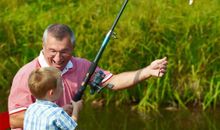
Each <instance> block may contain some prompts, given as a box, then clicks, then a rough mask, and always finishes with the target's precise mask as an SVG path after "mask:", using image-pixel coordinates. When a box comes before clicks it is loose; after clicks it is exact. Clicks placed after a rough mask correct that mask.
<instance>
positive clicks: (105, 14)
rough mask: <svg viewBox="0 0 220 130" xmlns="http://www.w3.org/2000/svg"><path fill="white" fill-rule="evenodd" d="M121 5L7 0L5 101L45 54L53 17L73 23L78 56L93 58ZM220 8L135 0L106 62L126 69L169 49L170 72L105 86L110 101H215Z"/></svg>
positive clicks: (149, 104) (147, 105)
mask: <svg viewBox="0 0 220 130" xmlns="http://www.w3.org/2000/svg"><path fill="white" fill-rule="evenodd" d="M121 4H122V1H117V0H112V1H106V0H104V1H98V0H95V1H89V0H82V1H79V0H72V1H71V0H67V1H62V0H56V1H52V0H48V1H43V0H14V1H7V0H1V2H0V17H1V19H0V49H1V52H0V62H1V64H0V73H1V75H0V80H1V82H0V92H1V97H0V98H1V99H4V100H3V101H2V102H0V103H1V104H4V103H5V102H6V99H7V96H8V94H9V90H10V85H11V82H12V79H13V76H14V75H15V73H16V72H17V71H18V69H19V68H20V67H21V66H23V65H24V64H25V63H27V62H29V61H31V60H32V59H33V58H34V57H36V56H38V54H39V51H40V50H41V38H42V34H43V31H44V29H45V28H46V27H47V26H48V25H49V24H52V23H64V24H68V25H69V26H70V27H71V28H72V29H73V30H74V32H75V35H76V40H77V46H76V49H75V50H74V52H73V53H74V55H75V56H79V57H85V58H87V59H89V60H93V58H94V57H95V55H96V53H97V51H98V49H99V46H100V44H101V42H102V40H103V38H104V36H105V33H107V31H108V29H110V26H111V25H112V23H113V20H114V19H115V17H116V15H117V13H118V11H119V9H120V7H121ZM219 10H220V2H219V1H218V0H211V1H206V0H199V1H195V2H194V3H193V4H192V5H191V6H190V5H189V4H188V3H187V2H186V1H185V0H172V1H162V0H154V1H151V0H149V1H129V3H128V5H127V7H126V9H125V11H124V13H123V14H122V17H121V19H120V20H119V23H118V25H117V26H116V28H115V31H116V32H117V39H111V40H110V43H109V45H108V46H107V48H106V50H105V52H104V55H103V56H102V58H101V60H100V63H99V66H101V67H102V68H104V69H107V70H110V71H111V72H113V73H119V72H122V71H129V70H135V69H138V68H141V67H144V66H146V65H148V64H150V62H151V61H153V60H154V59H157V58H162V57H164V56H167V57H168V59H169V66H168V69H167V70H168V71H167V74H166V75H165V76H164V77H163V78H162V79H155V78H153V79H149V80H147V81H144V82H142V83H140V84H138V85H137V86H136V87H134V88H132V89H129V90H126V91H120V92H111V91H106V92H104V97H105V98H106V100H107V102H111V101H116V102H117V101H118V102H120V103H123V102H129V100H130V99H132V98H136V99H139V100H140V102H139V104H138V105H137V108H140V109H144V110H148V109H157V108H158V107H159V106H160V105H163V104H167V105H168V106H177V107H180V108H186V106H187V105H189V104H198V105H200V106H202V107H203V109H207V108H209V107H215V106H216V105H217V101H219V99H220V98H219V91H220V88H219V84H220V83H219V81H220V71H219V66H220V51H219V48H220V44H219V35H220V29H219V28H220V21H219V18H220V12H219ZM87 92H89V91H87ZM87 95H88V94H87ZM86 97H87V99H89V97H90V96H86ZM93 97H94V96H93ZM95 97H96V98H98V97H100V95H96V96H95ZM102 97H103V95H102Z"/></svg>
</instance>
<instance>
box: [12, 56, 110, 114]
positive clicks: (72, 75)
mask: <svg viewBox="0 0 220 130" xmlns="http://www.w3.org/2000/svg"><path fill="white" fill-rule="evenodd" d="M46 66H48V65H47V63H46V61H45V59H44V57H43V55H42V53H41V54H40V56H39V57H38V58H36V59H34V60H33V61H31V62H30V63H28V64H26V65H25V66H23V67H22V68H21V69H20V70H19V71H18V72H17V74H16V75H15V77H14V79H13V83H12V87H11V91H10V95H9V99H8V109H9V114H13V113H17V112H20V111H24V110H26V109H27V107H28V106H29V105H30V104H32V103H33V102H35V98H34V97H33V96H32V95H31V93H30V91H29V88H28V81H27V80H28V76H29V74H30V73H31V72H32V71H33V70H34V69H35V68H38V67H46ZM89 66H90V62H89V61H87V60H86V59H82V58H76V57H72V58H71V60H70V61H69V63H68V64H67V66H66V67H65V68H64V70H63V71H62V82H63V86H64V91H63V93H64V94H62V96H61V98H60V99H59V100H58V101H56V103H57V104H58V105H59V106H63V105H65V104H69V103H70V102H71V100H72V98H73V96H74V95H75V94H76V92H77V90H78V89H79V87H80V85H81V83H82V81H83V79H84V77H85V74H86V73H87V70H88V68H89ZM99 69H100V68H97V70H99ZM104 73H105V74H106V77H105V78H104V80H103V81H106V80H108V79H109V78H110V77H111V76H112V74H111V73H110V72H108V71H104Z"/></svg>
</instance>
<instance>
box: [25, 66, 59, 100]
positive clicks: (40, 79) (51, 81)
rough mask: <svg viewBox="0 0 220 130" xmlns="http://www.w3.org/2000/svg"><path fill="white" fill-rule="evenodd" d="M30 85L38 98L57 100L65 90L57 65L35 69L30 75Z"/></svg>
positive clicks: (33, 93)
mask: <svg viewBox="0 0 220 130" xmlns="http://www.w3.org/2000/svg"><path fill="white" fill-rule="evenodd" d="M28 86H29V89H30V91H31V93H32V95H33V96H35V97H36V98H37V99H47V100H51V101H54V100H57V99H58V98H59V97H60V95H61V94H62V92H63V91H62V90H63V86H62V81H61V72H60V70H59V69H57V68H55V67H44V68H38V69H35V70H33V71H32V72H31V74H30V75H29V78H28Z"/></svg>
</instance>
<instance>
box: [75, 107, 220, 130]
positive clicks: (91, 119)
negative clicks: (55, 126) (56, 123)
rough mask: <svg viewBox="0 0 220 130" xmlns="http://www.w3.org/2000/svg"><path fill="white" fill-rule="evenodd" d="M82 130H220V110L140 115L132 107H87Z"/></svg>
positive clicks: (80, 125) (163, 110) (82, 112)
mask: <svg viewBox="0 0 220 130" xmlns="http://www.w3.org/2000/svg"><path fill="white" fill-rule="evenodd" d="M78 123H79V128H78V129H79V130H219V129H220V110H215V111H214V112H213V111H209V112H207V111H206V112H202V111H197V110H191V111H167V110H165V109H161V110H160V112H159V113H149V114H143V113H137V112H134V111H131V108H130V107H129V106H123V107H121V106H120V107H115V106H107V107H101V108H94V107H91V105H90V104H86V105H85V106H84V108H83V110H82V111H81V113H80V119H79V122H78Z"/></svg>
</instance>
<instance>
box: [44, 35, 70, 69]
mask: <svg viewBox="0 0 220 130" xmlns="http://www.w3.org/2000/svg"><path fill="white" fill-rule="evenodd" d="M72 50H73V45H72V44H71V41H70V37H69V36H66V37H64V38H63V39H62V40H57V39H56V38H54V37H53V36H51V35H50V34H48V37H47V39H46V43H43V54H44V57H45V59H46V61H47V63H48V64H49V66H53V67H56V68H58V69H60V70H63V69H64V68H65V66H66V64H67V63H68V61H69V60H70V59H71V56H72V54H71V52H72Z"/></svg>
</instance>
